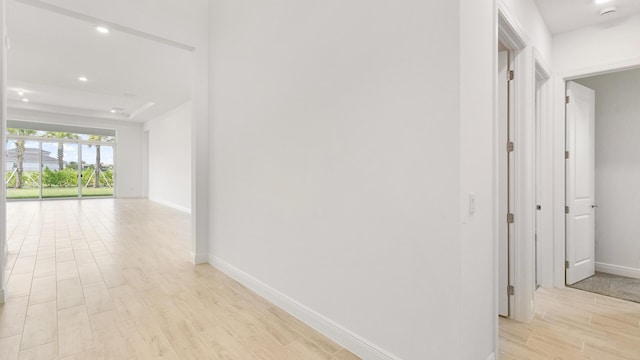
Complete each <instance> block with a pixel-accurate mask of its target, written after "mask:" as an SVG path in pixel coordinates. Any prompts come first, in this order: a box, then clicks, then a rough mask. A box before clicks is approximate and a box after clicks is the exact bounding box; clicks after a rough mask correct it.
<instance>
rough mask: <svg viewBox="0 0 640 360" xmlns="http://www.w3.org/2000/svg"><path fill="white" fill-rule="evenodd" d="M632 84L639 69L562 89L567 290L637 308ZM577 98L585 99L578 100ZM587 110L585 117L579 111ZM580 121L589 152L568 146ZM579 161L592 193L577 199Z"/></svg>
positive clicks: (639, 282) (639, 266)
mask: <svg viewBox="0 0 640 360" xmlns="http://www.w3.org/2000/svg"><path fill="white" fill-rule="evenodd" d="M639 81H640V69H638V68H632V69H623V70H620V71H613V72H606V73H600V74H597V75H590V76H582V77H577V78H574V79H571V81H568V82H567V83H566V89H567V96H568V99H567V100H568V103H567V108H566V132H567V133H566V138H567V143H566V149H567V151H568V153H567V156H566V157H567V159H566V163H567V172H566V194H567V195H566V206H567V208H566V210H567V211H566V212H567V214H566V239H565V246H566V265H567V269H566V271H565V280H566V284H567V285H568V286H571V287H574V288H577V289H581V290H587V291H591V292H595V293H599V294H603V295H607V296H612V297H616V298H620V299H624V300H631V301H636V302H640V255H638V254H640V242H638V241H637V240H636V239H637V238H638V237H637V236H638V234H639V232H638V231H637V229H636V227H635V226H633V224H634V219H635V218H637V216H638V215H640V208H638V207H637V206H636V203H637V202H636V201H635V200H634V198H635V197H636V192H635V191H634V190H633V189H634V188H635V185H636V184H637V181H639V179H640V174H638V171H637V170H636V169H638V166H639V165H640V150H639V149H638V147H637V145H636V143H637V140H636V137H637V136H636V134H637V131H638V130H640V127H638V126H637V124H636V123H637V121H636V119H637V117H638V116H639V115H640V109H639V108H638V106H637V105H636V103H637V100H636V99H637V96H638V94H640V86H639V85H638V83H639ZM582 93H587V94H590V96H591V98H589V99H587V100H582V99H583V98H584V96H581V95H580V94H582ZM574 98H575V101H574ZM581 101H582V102H581ZM585 103H586V104H585ZM587 104H588V105H587ZM587 106H589V108H590V109H591V110H590V111H591V112H590V113H585V110H580V109H581V108H585V107H587ZM587 115H590V116H591V117H592V118H589V121H591V122H592V123H593V125H592V128H593V133H592V134H591V136H590V138H588V139H589V143H588V144H589V145H592V149H591V148H586V149H585V148H582V149H581V148H579V147H576V146H574V144H573V143H572V141H573V142H575V143H577V145H580V143H578V142H577V141H576V140H580V139H581V138H587V137H586V135H584V134H582V133H583V132H584V131H582V132H581V131H580V126H579V121H581V120H582V121H586V120H583V118H585V117H587ZM576 123H578V125H576ZM583 127H584V126H583ZM583 143H584V141H583ZM581 158H582V159H583V160H582V162H583V163H587V164H591V165H592V167H593V168H592V169H589V173H588V177H587V179H588V180H589V181H588V182H587V183H588V184H589V185H590V186H592V188H593V190H592V192H591V193H590V194H588V196H587V195H584V194H582V193H580V191H582V192H584V189H585V185H583V186H582V188H580V187H579V185H580V184H576V183H577V182H579V181H584V178H585V175H584V173H585V170H584V169H581V168H580V167H579V165H580V159H581ZM574 159H575V160H574ZM574 162H575V163H577V165H576V164H573V163H574ZM582 167H585V165H583V166H582ZM580 170H582V172H580ZM580 179H582V180H580ZM589 197H590V199H589ZM580 200H581V201H582V202H583V203H584V204H580V203H579V202H578V201H580ZM589 200H590V201H589ZM581 205H582V207H581ZM581 213H585V214H581ZM580 215H582V216H580ZM576 218H579V219H580V221H582V223H580V222H579V221H578V220H576ZM587 220H590V222H589V223H587ZM587 226H588V228H587V229H586V230H585V229H581V227H582V228H585V227H587Z"/></svg>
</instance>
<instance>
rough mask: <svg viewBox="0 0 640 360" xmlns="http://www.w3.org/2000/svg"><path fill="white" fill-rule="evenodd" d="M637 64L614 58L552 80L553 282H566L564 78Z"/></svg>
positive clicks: (557, 284) (561, 284)
mask: <svg viewBox="0 0 640 360" xmlns="http://www.w3.org/2000/svg"><path fill="white" fill-rule="evenodd" d="M636 68H640V58H635V59H629V60H625V61H616V62H610V63H606V64H601V65H597V66H592V67H588V68H583V69H576V70H570V71H566V72H564V73H563V74H561V75H560V76H558V77H557V78H556V79H555V80H554V93H555V94H556V95H555V96H554V97H555V108H554V118H555V119H556V120H557V121H555V122H554V129H553V132H554V144H553V149H554V150H553V158H554V162H553V167H554V169H553V171H554V174H555V175H554V196H553V197H554V204H553V210H554V211H553V213H554V218H553V222H554V228H553V233H554V236H553V238H554V246H553V247H554V256H553V268H554V279H553V282H554V286H555V287H559V288H564V287H565V286H566V277H565V276H566V269H565V261H566V243H567V237H566V223H565V220H566V219H565V212H564V207H565V205H566V204H565V203H566V180H567V179H566V174H565V151H566V134H567V129H566V121H567V119H566V111H565V94H566V89H567V86H566V84H567V82H568V81H571V80H576V79H580V78H584V77H589V76H596V75H603V74H608V73H612V72H618V71H624V70H630V69H636Z"/></svg>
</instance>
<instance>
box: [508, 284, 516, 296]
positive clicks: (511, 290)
mask: <svg viewBox="0 0 640 360" xmlns="http://www.w3.org/2000/svg"><path fill="white" fill-rule="evenodd" d="M507 294H508V295H510V296H513V295H515V294H516V288H514V287H513V285H509V286H507Z"/></svg>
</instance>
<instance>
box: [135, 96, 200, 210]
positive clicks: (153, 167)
mask: <svg viewBox="0 0 640 360" xmlns="http://www.w3.org/2000/svg"><path fill="white" fill-rule="evenodd" d="M144 130H145V131H148V132H149V138H148V140H149V143H148V146H149V147H148V153H147V154H148V167H149V173H148V179H149V184H148V186H149V189H148V190H149V199H150V200H153V201H156V202H159V203H162V204H164V205H167V206H171V207H173V208H176V209H179V210H182V211H186V212H191V145H190V143H191V103H190V102H189V103H186V104H183V105H181V106H179V107H177V108H175V109H173V110H171V111H169V112H168V113H166V114H163V115H161V116H159V117H157V118H155V119H153V120H150V121H148V122H147V123H145V124H144Z"/></svg>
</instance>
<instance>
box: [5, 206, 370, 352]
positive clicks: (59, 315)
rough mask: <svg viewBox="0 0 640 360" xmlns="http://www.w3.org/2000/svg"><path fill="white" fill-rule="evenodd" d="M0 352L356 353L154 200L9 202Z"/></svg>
mask: <svg viewBox="0 0 640 360" xmlns="http://www.w3.org/2000/svg"><path fill="white" fill-rule="evenodd" d="M7 212H8V224H7V225H8V236H9V239H8V246H9V257H8V263H7V266H6V271H7V275H8V293H7V301H6V303H5V304H4V305H2V306H0V359H3V360H12V359H37V360H48V359H155V358H162V359H198V360H201V359H242V360H245V359H247V360H252V359H264V360H270V359H273V360H293V359H305V360H306V359H311V360H313V359H319V360H320V359H322V360H351V359H358V357H356V356H355V355H353V354H351V353H350V352H349V351H347V350H345V349H343V348H342V347H341V346H340V345H338V344H336V343H335V342H333V341H331V340H330V339H328V338H326V337H324V336H322V335H321V334H319V333H318V332H316V331H314V330H313V329H311V328H310V327H308V326H306V325H305V324H303V323H301V322H300V321H298V320H296V319H295V318H293V317H292V316H291V315H289V314H287V313H286V312H284V311H283V310H281V309H279V308H277V307H276V306H274V305H273V304H271V303H269V302H268V301H266V300H265V299H263V298H261V297H260V296H258V295H256V294H255V293H253V292H251V291H250V290H248V289H247V288H245V287H243V286H242V285H240V284H238V283H237V282H235V281H234V280H232V279H230V278H229V277H227V276H225V275H224V274H222V273H221V272H219V271H217V270H216V269H214V268H213V267H211V266H209V265H198V266H194V265H192V264H191V262H190V259H189V252H190V235H189V226H190V217H189V215H187V214H184V213H181V212H178V211H176V210H173V209H170V208H166V207H163V206H161V205H158V204H155V203H153V202H150V201H147V200H123V199H100V200H97V199H96V200H82V201H79V200H63V201H62V200H61V201H43V202H12V203H9V204H8V206H7Z"/></svg>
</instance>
